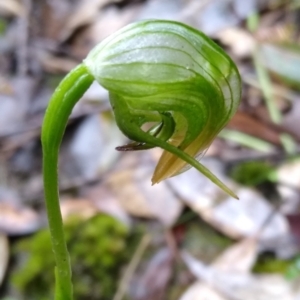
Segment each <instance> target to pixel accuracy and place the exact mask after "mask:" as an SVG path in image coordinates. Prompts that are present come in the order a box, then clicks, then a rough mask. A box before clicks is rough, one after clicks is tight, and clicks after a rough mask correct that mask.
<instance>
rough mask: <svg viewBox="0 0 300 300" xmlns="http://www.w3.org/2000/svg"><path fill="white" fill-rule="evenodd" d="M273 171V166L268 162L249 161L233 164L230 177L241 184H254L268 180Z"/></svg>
mask: <svg viewBox="0 0 300 300" xmlns="http://www.w3.org/2000/svg"><path fill="white" fill-rule="evenodd" d="M274 172H275V171H274V168H273V167H272V165H271V164H270V163H268V162H262V161H249V162H245V163H241V164H239V165H237V166H235V167H234V168H233V169H232V171H231V177H232V178H233V179H234V180H235V181H237V182H239V183H241V184H244V185H247V186H256V185H258V184H261V183H264V182H267V181H269V180H270V179H271V178H272V175H273V173H274Z"/></svg>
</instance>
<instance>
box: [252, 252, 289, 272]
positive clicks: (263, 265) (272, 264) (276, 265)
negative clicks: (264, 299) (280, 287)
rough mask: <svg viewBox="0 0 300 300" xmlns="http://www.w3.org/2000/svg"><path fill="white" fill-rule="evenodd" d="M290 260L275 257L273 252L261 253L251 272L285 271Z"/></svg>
mask: <svg viewBox="0 0 300 300" xmlns="http://www.w3.org/2000/svg"><path fill="white" fill-rule="evenodd" d="M289 265H290V261H288V260H282V259H278V258H276V257H275V255H274V254H271V253H264V254H261V255H260V256H259V257H258V259H257V261H256V263H255V265H254V267H253V272H255V273H281V274H284V273H286V271H287V269H288V267H289Z"/></svg>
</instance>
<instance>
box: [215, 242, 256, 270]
mask: <svg viewBox="0 0 300 300" xmlns="http://www.w3.org/2000/svg"><path fill="white" fill-rule="evenodd" d="M257 246H258V245H257V239H256V238H248V239H244V240H242V241H240V242H238V243H237V244H235V245H233V246H231V247H229V248H228V249H226V250H225V251H224V252H223V253H222V254H221V255H220V256H219V257H218V258H217V259H216V260H215V261H214V262H213V266H214V267H215V268H217V269H218V270H220V271H222V272H226V271H229V272H244V273H248V272H250V270H251V269H252V267H253V265H254V264H255V261H256V259H257V254H258V252H257V251H258V247H257Z"/></svg>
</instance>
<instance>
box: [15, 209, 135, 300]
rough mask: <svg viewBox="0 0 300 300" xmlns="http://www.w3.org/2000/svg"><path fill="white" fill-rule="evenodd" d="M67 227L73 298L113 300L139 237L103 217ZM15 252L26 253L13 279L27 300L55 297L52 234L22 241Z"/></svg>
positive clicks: (73, 220)
mask: <svg viewBox="0 0 300 300" xmlns="http://www.w3.org/2000/svg"><path fill="white" fill-rule="evenodd" d="M64 227H65V238H66V241H67V245H68V248H69V251H70V257H71V262H72V272H73V284H74V298H75V299H80V300H84V299H87V300H93V299H97V300H98V299H101V300H106V299H107V300H110V299H111V298H112V296H113V294H114V292H115V291H116V288H117V285H118V277H119V275H120V271H121V267H122V265H124V263H125V262H126V261H127V260H128V258H129V257H130V254H131V250H130V249H133V247H134V245H135V239H136V237H137V235H138V234H133V235H129V232H128V229H127V228H126V227H125V226H124V225H123V224H121V223H120V222H118V221H117V220H115V219H113V218H112V217H110V216H108V215H104V214H101V215H98V216H96V217H94V218H92V219H90V220H88V221H82V220H81V219H79V218H78V217H76V218H75V217H73V218H71V219H69V221H68V222H67V224H66V225H65V226H64ZM16 250H17V251H23V252H25V253H26V254H27V260H26V262H25V264H24V265H23V266H22V267H21V269H20V270H17V271H16V272H15V273H14V274H13V278H12V279H13V283H14V284H15V285H16V286H17V287H18V289H19V290H20V292H21V293H22V294H23V295H24V299H31V300H35V299H37V300H44V299H45V300H46V299H51V298H53V292H54V272H53V265H54V263H55V262H54V257H53V252H52V249H51V243H50V234H49V231H48V230H42V231H40V232H38V233H37V234H35V235H34V236H32V237H30V238H26V239H24V240H22V241H21V242H20V243H19V244H18V245H17V247H16Z"/></svg>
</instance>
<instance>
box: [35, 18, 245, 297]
mask: <svg viewBox="0 0 300 300" xmlns="http://www.w3.org/2000/svg"><path fill="white" fill-rule="evenodd" d="M94 80H96V81H98V82H99V83H100V84H101V85H102V86H103V87H104V88H106V89H107V90H108V91H109V97H110V102H111V105H112V108H113V110H114V114H115V118H116V122H117V124H118V126H119V128H120V129H121V130H122V131H123V133H124V134H125V135H126V136H127V137H128V138H130V139H131V140H133V141H134V142H133V143H131V144H128V145H125V146H121V147H118V148H117V149H118V150H121V151H128V150H143V149H149V148H152V147H160V148H162V149H163V150H164V152H163V154H162V156H161V158H160V160H159V162H158V164H157V167H156V169H155V172H154V175H153V179H152V182H153V183H156V182H159V181H161V180H163V179H166V178H168V177H171V176H174V175H176V174H178V173H180V172H182V171H184V170H185V169H186V168H187V166H193V167H195V168H196V169H197V170H198V171H200V172H201V173H202V174H204V175H205V176H206V177H208V178H209V179H210V180H211V181H213V182H214V183H215V184H216V185H218V186H219V187H220V188H221V189H223V190H224V191H225V192H227V193H228V194H229V195H231V196H233V197H236V195H235V194H234V193H233V192H232V191H231V190H230V189H229V188H228V187H227V186H226V185H224V184H223V183H222V182H221V181H220V180H219V179H218V178H217V177H216V176H215V175H213V174H212V173H211V172H210V171H209V170H208V169H207V168H206V167H204V166H203V165H202V164H201V163H200V162H199V161H198V160H197V158H198V157H199V155H200V153H201V152H204V151H205V149H207V148H208V147H209V145H210V144H211V142H212V141H213V139H214V138H215V137H216V135H217V134H218V132H219V131H220V130H221V129H222V128H223V127H224V126H225V125H226V123H227V122H228V121H229V120H230V118H231V117H232V116H233V114H234V113H235V111H236V110H237V107H238V105H239V101H240V96H241V81H240V76H239V72H238V70H237V68H236V66H235V64H234V63H233V62H232V60H231V59H230V58H229V57H228V55H227V54H226V53H225V52H224V51H223V50H222V49H221V48H220V47H218V46H217V45H216V44H215V43H214V42H213V41H211V40H210V39H209V38H208V37H206V36H205V35H204V34H203V33H201V32H199V31H198V30H196V29H193V28H191V27H189V26H187V25H184V24H181V23H178V22H173V21H161V20H152V21H141V22H137V23H134V24H132V25H129V26H127V27H125V28H123V29H122V30H120V31H118V32H116V33H115V34H113V35H111V36H110V37H108V38H107V39H105V40H104V41H103V42H101V43H100V44H99V45H98V46H96V47H95V48H94V49H93V50H92V51H91V52H90V54H89V55H88V56H87V58H86V59H85V60H84V61H83V63H82V64H80V65H79V66H78V67H76V68H75V69H73V70H72V71H71V72H70V73H69V74H68V75H67V76H66V77H65V78H64V79H63V80H62V82H61V83H60V85H59V86H58V88H57V89H56V90H55V92H54V94H53V95H52V98H51V100H50V102H49V105H48V108H47V111H46V114H45V118H44V122H43V126H42V136H41V137H42V146H43V176H44V191H45V200H46V205H47V213H48V221H49V227H50V232H51V238H52V247H53V251H54V255H55V259H56V266H57V268H56V271H55V275H56V291H55V298H56V299H57V300H60V299H64V300H71V299H72V282H71V268H70V262H69V259H68V252H67V247H66V243H65V240H64V236H63V227H62V218H61V213H60V209H59V194H58V174H57V164H58V151H59V147H60V144H61V140H62V137H63V134H64V131H65V128H66V125H67V121H68V118H69V116H70V114H71V111H72V109H73V107H74V105H75V104H76V103H77V101H78V100H79V99H80V98H81V96H82V95H83V94H84V92H85V91H86V90H87V89H88V88H89V86H90V85H91V84H92V82H93V81H94ZM146 125H147V126H148V128H149V129H148V130H144V129H143V128H145V126H146ZM149 126H150V127H149ZM199 192H201V191H199ZM236 198H237V197H236Z"/></svg>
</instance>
